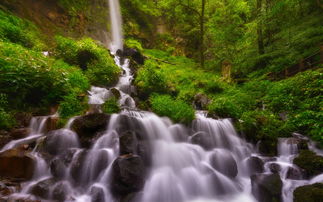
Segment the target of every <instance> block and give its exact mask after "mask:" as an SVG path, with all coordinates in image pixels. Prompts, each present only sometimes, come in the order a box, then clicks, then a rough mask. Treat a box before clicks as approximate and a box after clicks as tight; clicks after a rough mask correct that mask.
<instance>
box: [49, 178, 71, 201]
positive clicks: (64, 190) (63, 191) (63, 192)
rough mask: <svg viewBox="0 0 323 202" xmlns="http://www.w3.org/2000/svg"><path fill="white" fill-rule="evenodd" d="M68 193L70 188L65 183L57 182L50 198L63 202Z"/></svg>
mask: <svg viewBox="0 0 323 202" xmlns="http://www.w3.org/2000/svg"><path fill="white" fill-rule="evenodd" d="M70 191H71V190H70V187H69V186H68V185H67V184H66V183H64V182H59V183H57V184H56V185H55V187H54V189H53V192H52V198H53V199H54V200H57V201H65V200H66V198H67V196H68V194H69V192H70Z"/></svg>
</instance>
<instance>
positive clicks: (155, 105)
mask: <svg viewBox="0 0 323 202" xmlns="http://www.w3.org/2000/svg"><path fill="white" fill-rule="evenodd" d="M150 103H151V107H152V110H153V111H154V112H155V113H156V114H158V115H160V116H167V117H170V118H171V119H172V120H173V121H175V122H182V123H190V122H191V121H192V120H193V119H194V118H195V111H194V109H193V107H192V106H190V105H188V104H186V103H185V102H183V101H181V100H174V99H173V98H172V97H171V96H169V95H153V96H151V97H150Z"/></svg>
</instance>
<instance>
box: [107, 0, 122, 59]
mask: <svg viewBox="0 0 323 202" xmlns="http://www.w3.org/2000/svg"><path fill="white" fill-rule="evenodd" d="M109 8H110V22H111V34H112V42H111V44H110V50H111V52H112V53H116V52H117V50H119V49H120V50H122V49H123V33H122V18H121V13H120V5H119V0H109Z"/></svg>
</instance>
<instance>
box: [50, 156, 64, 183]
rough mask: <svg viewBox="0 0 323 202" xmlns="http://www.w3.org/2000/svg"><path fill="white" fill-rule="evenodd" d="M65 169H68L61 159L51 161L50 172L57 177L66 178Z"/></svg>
mask: <svg viewBox="0 0 323 202" xmlns="http://www.w3.org/2000/svg"><path fill="white" fill-rule="evenodd" d="M65 170H66V166H65V164H64V162H63V161H62V160H61V159H59V158H55V159H53V160H52V161H51V162H50V172H51V173H52V175H53V176H54V177H55V178H57V179H62V178H64V176H65Z"/></svg>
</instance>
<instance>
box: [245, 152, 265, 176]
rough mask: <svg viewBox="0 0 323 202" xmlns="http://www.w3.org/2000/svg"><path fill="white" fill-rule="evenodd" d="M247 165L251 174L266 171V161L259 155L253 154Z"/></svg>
mask: <svg viewBox="0 0 323 202" xmlns="http://www.w3.org/2000/svg"><path fill="white" fill-rule="evenodd" d="M247 166H248V169H249V172H250V174H251V175H252V174H255V173H262V172H264V162H263V161H262V160H261V159H260V158H259V157H257V156H251V157H249V158H248V159H247Z"/></svg>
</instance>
